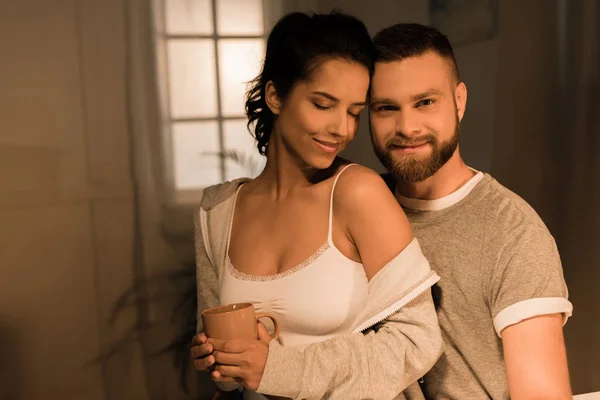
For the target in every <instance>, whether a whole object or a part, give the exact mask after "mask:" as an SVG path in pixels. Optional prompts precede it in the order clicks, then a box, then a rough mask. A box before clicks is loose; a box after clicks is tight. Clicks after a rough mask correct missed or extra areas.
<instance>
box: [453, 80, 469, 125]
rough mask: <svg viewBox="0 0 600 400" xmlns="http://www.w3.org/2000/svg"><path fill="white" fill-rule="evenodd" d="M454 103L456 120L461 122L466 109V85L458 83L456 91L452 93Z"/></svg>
mask: <svg viewBox="0 0 600 400" xmlns="http://www.w3.org/2000/svg"><path fill="white" fill-rule="evenodd" d="M454 102H455V103H456V110H457V112H458V120H459V121H462V119H463V116H464V115H465V110H466V109H467V85H465V83H464V82H458V85H456V90H455V91H454Z"/></svg>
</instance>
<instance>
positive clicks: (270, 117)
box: [246, 11, 375, 155]
mask: <svg viewBox="0 0 600 400" xmlns="http://www.w3.org/2000/svg"><path fill="white" fill-rule="evenodd" d="M331 58H343V59H346V60H348V61H353V62H357V63H359V64H362V65H364V66H365V67H366V68H367V69H368V70H369V75H371V74H372V73H373V65H374V58H375V51H374V48H373V44H372V42H371V37H370V36H369V33H368V32H367V28H366V27H365V25H364V24H363V23H362V21H360V20H359V19H358V18H355V17H353V16H350V15H347V14H343V13H341V12H339V11H332V12H330V13H329V14H312V15H308V14H304V13H300V12H294V13H291V14H287V15H285V16H284V17H283V18H281V19H280V20H279V21H278V22H277V24H276V25H275V26H274V27H273V30H272V31H271V33H270V35H269V39H268V41H267V51H266V55H265V59H264V62H263V66H262V71H261V72H260V74H259V75H258V76H257V77H256V78H255V79H254V80H253V81H251V83H250V89H249V90H248V92H247V93H246V115H247V116H248V130H249V131H250V133H252V134H253V136H254V137H255V138H256V140H257V141H258V144H257V147H258V151H259V153H260V154H262V155H266V154H267V146H268V144H269V138H270V136H271V130H272V129H273V123H274V121H275V115H274V114H273V113H272V112H271V110H270V109H269V107H267V103H266V101H265V88H266V85H267V83H268V82H269V81H272V82H273V84H274V86H275V90H276V91H277V95H278V96H279V98H280V99H282V101H283V100H285V98H286V97H287V95H288V94H289V92H290V89H291V88H292V87H293V86H294V84H295V83H297V82H298V81H302V80H306V79H309V78H310V75H311V73H312V72H313V71H314V70H315V69H316V68H318V67H319V65H320V64H321V63H322V62H324V61H325V60H327V59H331Z"/></svg>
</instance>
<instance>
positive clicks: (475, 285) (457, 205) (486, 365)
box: [396, 172, 572, 399]
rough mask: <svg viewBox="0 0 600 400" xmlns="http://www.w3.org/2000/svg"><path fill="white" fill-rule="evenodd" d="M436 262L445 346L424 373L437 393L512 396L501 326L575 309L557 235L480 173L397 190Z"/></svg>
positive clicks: (429, 391)
mask: <svg viewBox="0 0 600 400" xmlns="http://www.w3.org/2000/svg"><path fill="white" fill-rule="evenodd" d="M396 196H397V198H398V200H399V201H400V203H401V204H402V205H403V206H404V207H405V211H406V213H407V215H408V218H409V220H410V222H411V224H412V227H413V230H414V233H415V236H416V237H417V238H418V239H419V242H420V243H421V246H422V249H423V252H424V254H425V256H426V257H427V258H428V259H429V262H430V264H431V267H432V268H433V269H434V270H435V271H436V272H437V273H438V274H439V275H440V276H441V280H440V281H439V282H438V284H437V285H436V287H434V288H433V294H434V300H435V301H436V307H437V311H438V317H439V321H440V326H441V328H442V334H443V337H444V344H445V352H444V354H443V355H442V357H441V358H440V360H439V361H438V362H437V364H436V365H435V366H434V367H433V369H432V370H431V371H430V372H429V373H428V374H427V375H426V376H425V377H424V379H423V383H422V389H423V392H424V394H425V396H426V397H427V398H430V399H484V398H491V399H508V398H510V396H509V390H508V382H507V378H506V370H505V367H504V357H503V352H502V339H501V337H500V333H501V332H502V330H503V329H504V328H505V327H507V326H510V325H513V324H515V323H518V322H520V321H522V320H524V319H527V318H531V317H534V316H537V315H544V314H553V313H564V315H565V321H566V318H567V317H568V316H570V315H571V311H572V305H571V303H570V302H569V301H568V300H567V287H566V284H565V281H564V278H563V272H562V266H561V262H560V257H559V254H558V251H557V248H556V244H555V242H554V238H553V237H552V235H551V234H550V232H549V231H548V229H547V228H546V226H545V225H544V223H543V222H542V220H541V219H540V217H539V216H538V215H537V213H536V212H535V211H534V210H533V209H532V208H531V207H530V206H529V205H528V204H527V203H526V202H525V201H524V200H523V199H521V198H520V197H519V196H517V195H516V194H514V193H513V192H511V191H510V190H508V189H506V188H505V187H503V186H502V185H500V184H499V183H498V182H497V181H496V180H494V179H493V178H492V177H491V176H490V175H488V174H483V173H481V172H479V173H478V174H477V175H476V176H474V177H473V178H472V179H471V180H470V181H469V183H467V184H466V185H465V186H464V187H462V188H461V189H459V190H458V191H456V192H454V193H452V194H451V195H449V196H447V197H445V198H442V199H438V200H431V201H423V200H415V199H407V198H404V197H402V196H400V195H398V194H396Z"/></svg>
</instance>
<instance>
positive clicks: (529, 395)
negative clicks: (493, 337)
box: [502, 314, 572, 400]
mask: <svg viewBox="0 0 600 400" xmlns="http://www.w3.org/2000/svg"><path fill="white" fill-rule="evenodd" d="M563 323H564V316H563V315H562V314H550V315H542V316H538V317H533V318H530V319H526V320H524V321H521V322H519V323H517V324H515V325H511V326H509V327H507V328H505V329H504V330H503V331H502V343H503V347H504V358H505V363H506V373H507V376H508V385H509V389H510V396H511V398H512V399H513V400H520V399H527V400H530V399H545V400H551V399H570V398H572V396H571V387H570V384H569V370H568V366H567V353H566V350H565V342H564V338H563Z"/></svg>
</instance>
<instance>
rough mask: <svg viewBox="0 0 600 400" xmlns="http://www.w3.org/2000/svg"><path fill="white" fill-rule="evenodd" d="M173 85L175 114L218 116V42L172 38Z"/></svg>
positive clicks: (182, 115) (172, 107)
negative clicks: (215, 45) (215, 47)
mask: <svg viewBox="0 0 600 400" xmlns="http://www.w3.org/2000/svg"><path fill="white" fill-rule="evenodd" d="M168 51H169V89H170V102H171V116H172V117H173V118H186V117H187V118H193V117H216V115H217V89H216V84H215V81H216V69H215V53H214V51H215V50H214V42H213V41H212V40H209V39H199V40H191V39H190V40H181V39H174V40H169V41H168Z"/></svg>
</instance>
